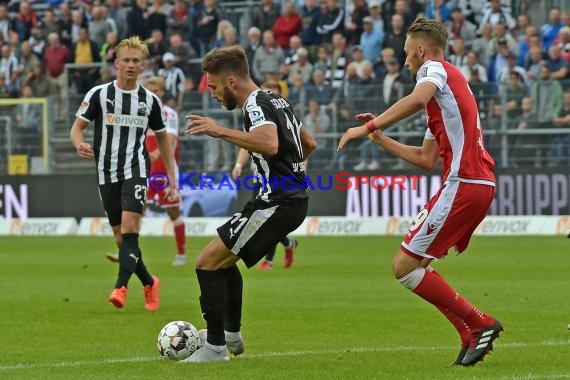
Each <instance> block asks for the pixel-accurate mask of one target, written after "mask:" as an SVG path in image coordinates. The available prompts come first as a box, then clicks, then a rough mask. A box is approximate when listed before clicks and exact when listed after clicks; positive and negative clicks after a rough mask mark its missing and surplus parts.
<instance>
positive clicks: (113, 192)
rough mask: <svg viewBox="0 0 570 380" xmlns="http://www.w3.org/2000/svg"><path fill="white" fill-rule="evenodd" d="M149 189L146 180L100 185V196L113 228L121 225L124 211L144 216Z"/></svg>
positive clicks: (130, 180) (128, 180)
mask: <svg viewBox="0 0 570 380" xmlns="http://www.w3.org/2000/svg"><path fill="white" fill-rule="evenodd" d="M147 188H148V186H147V180H146V178H129V179H125V180H123V181H119V182H113V183H106V184H104V185H99V196H100V197H101V201H102V202H103V208H104V209H105V213H106V214H107V218H108V219H109V224H110V225H111V226H112V227H114V226H118V225H120V224H121V214H122V212H123V211H132V212H136V213H138V214H142V212H143V208H144V204H145V202H146V191H147Z"/></svg>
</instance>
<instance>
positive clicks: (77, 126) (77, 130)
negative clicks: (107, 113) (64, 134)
mask: <svg viewBox="0 0 570 380" xmlns="http://www.w3.org/2000/svg"><path fill="white" fill-rule="evenodd" d="M87 125H89V122H88V121H85V120H83V119H81V118H75V122H74V123H73V126H72V127H71V132H69V137H70V138H71V142H72V143H73V146H74V147H75V149H76V151H77V155H78V156H79V157H81V158H93V157H94V154H93V148H92V147H91V144H89V143H86V142H85V141H84V135H83V130H84V129H85V127H87Z"/></svg>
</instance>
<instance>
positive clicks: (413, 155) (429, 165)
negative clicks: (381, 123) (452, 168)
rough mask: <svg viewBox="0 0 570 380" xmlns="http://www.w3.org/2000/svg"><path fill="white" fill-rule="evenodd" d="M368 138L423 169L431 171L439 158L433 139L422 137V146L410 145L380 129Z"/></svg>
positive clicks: (436, 145) (437, 147)
mask: <svg viewBox="0 0 570 380" xmlns="http://www.w3.org/2000/svg"><path fill="white" fill-rule="evenodd" d="M368 138H369V139H370V140H372V141H373V142H374V143H375V144H376V145H378V146H380V147H382V149H384V150H385V151H386V152H390V153H392V154H393V155H394V156H396V157H398V158H401V159H402V160H404V161H406V162H408V163H410V164H412V165H414V166H417V167H418V168H420V169H423V170H427V171H431V170H432V169H433V168H434V167H435V165H436V164H437V161H438V160H439V145H438V144H437V142H436V141H435V140H431V139H424V142H423V144H422V146H411V145H405V144H402V143H401V142H398V141H396V140H394V139H391V138H390V137H388V136H386V135H384V134H383V133H382V132H380V131H376V132H374V133H371V134H370V135H369V136H368Z"/></svg>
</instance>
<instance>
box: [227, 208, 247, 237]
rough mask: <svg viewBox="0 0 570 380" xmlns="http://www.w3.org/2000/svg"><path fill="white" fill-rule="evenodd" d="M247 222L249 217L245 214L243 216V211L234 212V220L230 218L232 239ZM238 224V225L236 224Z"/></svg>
mask: <svg viewBox="0 0 570 380" xmlns="http://www.w3.org/2000/svg"><path fill="white" fill-rule="evenodd" d="M246 222H247V218H246V217H245V216H243V217H242V216H241V212H237V213H235V214H234V217H233V218H232V220H230V224H231V226H232V227H231V228H230V239H231V238H233V237H234V236H235V235H236V234H237V233H238V232H239V231H240V230H241V229H242V228H243V226H244V225H245V223H246ZM236 224H237V225H236Z"/></svg>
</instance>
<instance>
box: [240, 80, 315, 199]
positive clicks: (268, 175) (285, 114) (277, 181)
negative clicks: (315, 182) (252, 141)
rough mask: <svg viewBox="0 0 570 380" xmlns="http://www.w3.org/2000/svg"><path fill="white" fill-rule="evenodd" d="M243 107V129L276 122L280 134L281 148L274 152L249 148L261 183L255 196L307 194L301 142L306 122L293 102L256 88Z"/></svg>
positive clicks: (284, 196) (285, 196) (301, 196)
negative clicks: (270, 154)
mask: <svg viewBox="0 0 570 380" xmlns="http://www.w3.org/2000/svg"><path fill="white" fill-rule="evenodd" d="M242 111H243V114H244V126H243V127H244V131H246V132H251V131H252V130H254V129H255V128H257V127H260V126H262V125H268V124H269V125H271V124H274V125H275V126H276V127H277V136H278V138H279V148H278V151H277V154H276V155H274V156H264V155H262V154H260V153H254V152H249V154H250V155H251V158H252V161H253V168H254V172H255V174H256V175H257V177H258V181H259V182H260V183H262V186H261V188H260V189H259V192H258V193H257V194H256V198H259V199H262V200H265V201H275V200H283V199H291V198H301V199H304V198H307V192H306V188H307V184H306V178H305V165H304V162H303V161H304V160H305V157H304V154H303V147H302V145H301V128H302V127H303V125H302V123H301V121H299V119H297V117H296V116H295V114H294V113H293V108H292V107H291V105H290V104H289V103H288V102H287V100H285V99H284V98H282V97H281V96H279V95H277V94H274V93H271V92H265V91H261V90H256V91H254V92H252V93H251V95H249V97H248V98H247V100H246V102H245V104H244V105H243V109H242Z"/></svg>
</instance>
